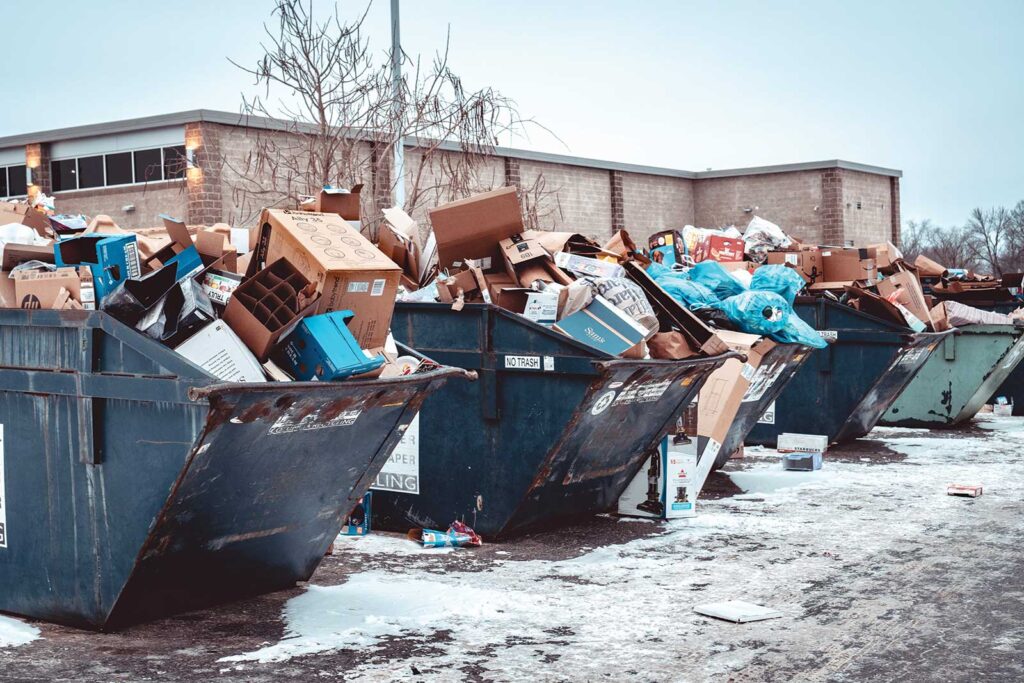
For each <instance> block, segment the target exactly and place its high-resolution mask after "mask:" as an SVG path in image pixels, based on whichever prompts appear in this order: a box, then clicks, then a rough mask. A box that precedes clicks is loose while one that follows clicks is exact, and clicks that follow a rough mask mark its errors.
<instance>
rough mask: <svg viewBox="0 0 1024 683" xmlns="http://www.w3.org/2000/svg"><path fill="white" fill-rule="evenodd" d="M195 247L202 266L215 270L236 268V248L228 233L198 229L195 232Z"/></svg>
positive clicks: (233, 269) (233, 270) (234, 269)
mask: <svg viewBox="0 0 1024 683" xmlns="http://www.w3.org/2000/svg"><path fill="white" fill-rule="evenodd" d="M195 249H196V252H197V253H198V254H199V258H200V260H201V261H202V264H203V267H204V268H215V269H217V270H225V271H230V272H232V273H234V272H237V270H238V250H237V249H235V246H234V245H233V244H231V242H230V235H226V234H224V233H222V232H218V231H216V230H200V231H199V232H197V233H196V240H195Z"/></svg>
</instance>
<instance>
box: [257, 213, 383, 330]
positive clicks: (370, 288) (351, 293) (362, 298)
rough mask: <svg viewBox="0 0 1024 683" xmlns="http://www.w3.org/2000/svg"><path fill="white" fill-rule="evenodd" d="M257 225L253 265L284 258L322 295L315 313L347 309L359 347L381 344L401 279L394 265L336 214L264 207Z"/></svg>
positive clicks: (351, 328)
mask: <svg viewBox="0 0 1024 683" xmlns="http://www.w3.org/2000/svg"><path fill="white" fill-rule="evenodd" d="M260 226H261V235H260V241H259V245H258V247H257V248H258V250H259V253H258V254H257V257H256V258H255V259H254V261H253V264H254V265H257V264H260V263H273V262H274V261H276V260H277V259H279V258H282V257H283V258H286V259H288V261H290V262H291V263H292V264H293V265H294V266H295V267H296V269H298V271H299V272H300V273H303V274H305V275H306V276H307V277H309V278H310V279H311V280H312V281H313V282H314V283H315V284H316V288H317V291H318V292H320V293H321V294H322V296H321V298H320V300H319V301H318V302H317V305H316V309H315V312H316V313H327V312H328V311H341V310H345V309H349V310H351V311H352V312H353V313H354V314H355V317H354V318H353V319H352V321H351V322H350V324H349V329H350V330H351V331H352V334H353V335H354V336H355V338H356V340H357V341H358V342H359V345H360V346H361V347H363V348H364V349H372V348H376V347H378V346H383V345H384V342H385V340H387V337H388V330H389V328H390V327H391V314H392V313H393V312H394V307H395V295H396V294H397V293H398V282H399V280H400V279H401V276H402V269H401V268H400V267H399V266H398V265H397V264H396V263H395V262H394V261H392V260H391V259H389V258H388V257H387V256H385V255H384V254H383V253H382V252H381V251H380V250H379V249H377V247H375V246H373V244H371V243H370V241H369V240H368V239H366V238H365V237H363V236H362V235H361V234H360V233H359V231H358V230H356V229H355V228H353V227H352V226H351V225H349V224H348V223H347V222H346V221H345V220H342V219H341V218H340V217H339V216H337V215H335V214H330V213H311V212H305V211H284V210H277V209H265V210H264V211H263V215H262V216H261V217H260ZM251 269H252V268H250V270H251Z"/></svg>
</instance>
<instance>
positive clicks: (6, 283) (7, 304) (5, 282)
mask: <svg viewBox="0 0 1024 683" xmlns="http://www.w3.org/2000/svg"><path fill="white" fill-rule="evenodd" d="M0 307H3V308H18V296H17V295H16V294H15V293H14V280H12V279H11V274H10V273H9V272H7V271H6V270H3V271H0Z"/></svg>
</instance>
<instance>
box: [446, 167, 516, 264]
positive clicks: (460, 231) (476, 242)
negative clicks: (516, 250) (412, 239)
mask: <svg viewBox="0 0 1024 683" xmlns="http://www.w3.org/2000/svg"><path fill="white" fill-rule="evenodd" d="M427 215H428V216H430V224H431V225H432V226H433V228H434V236H435V237H436V238H437V255H438V267H439V268H442V269H443V268H450V267H452V266H453V265H455V264H456V263H461V262H462V261H464V260H465V259H490V264H489V265H485V267H484V270H485V271H488V270H494V269H500V268H501V251H500V249H499V247H498V243H499V242H500V241H501V240H503V239H505V238H506V237H511V236H512V235H518V234H519V233H521V232H523V214H522V210H521V209H520V207H519V199H518V197H517V196H516V188H514V187H503V188H500V189H497V190H492V191H490V192H484V193H482V194H478V195H474V196H472V197H468V198H466V199H460V200H458V201H455V202H450V203H448V204H444V205H442V206H439V207H437V208H434V209H430V210H429V211H428V212H427Z"/></svg>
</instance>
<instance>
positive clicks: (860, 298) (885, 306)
mask: <svg viewBox="0 0 1024 683" xmlns="http://www.w3.org/2000/svg"><path fill="white" fill-rule="evenodd" d="M845 291H846V293H847V294H849V295H850V299H851V301H852V302H854V303H856V304H857V305H856V308H857V310H858V311H861V312H863V313H867V314H868V315H873V316H875V317H876V318H880V319H882V320H885V321H888V322H891V323H893V324H894V325H903V326H906V324H907V320H906V318H904V317H903V313H901V312H900V309H899V308H897V307H896V306H895V305H893V304H892V303H891V302H889V301H887V300H886V299H884V298H883V297H880V296H878V295H877V294H875V293H874V292H870V291H868V290H866V289H863V288H862V287H851V286H849V285H847V286H846V287H845Z"/></svg>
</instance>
